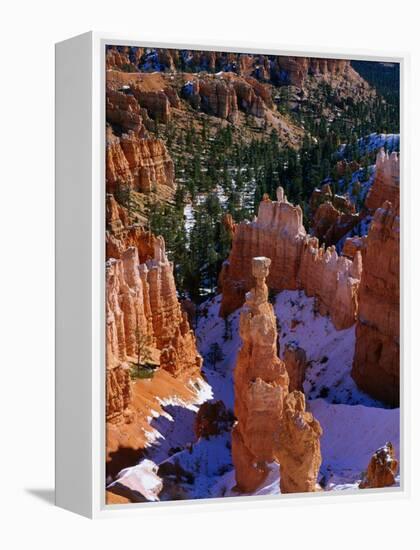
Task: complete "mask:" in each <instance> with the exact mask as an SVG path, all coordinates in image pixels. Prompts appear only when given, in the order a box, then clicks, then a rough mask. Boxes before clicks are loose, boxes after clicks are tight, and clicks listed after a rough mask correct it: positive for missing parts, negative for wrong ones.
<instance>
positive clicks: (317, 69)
mask: <svg viewBox="0 0 420 550" xmlns="http://www.w3.org/2000/svg"><path fill="white" fill-rule="evenodd" d="M349 68H350V61H347V60H345V59H325V58H316V57H290V56H279V57H274V59H273V62H272V63H271V67H270V71H271V77H272V79H275V80H276V81H277V82H280V83H287V84H291V85H293V86H297V87H298V88H301V87H302V86H303V83H304V80H305V78H306V77H307V76H308V75H327V74H328V75H331V76H338V75H342V74H344V73H345V72H346V71H348V70H349Z"/></svg>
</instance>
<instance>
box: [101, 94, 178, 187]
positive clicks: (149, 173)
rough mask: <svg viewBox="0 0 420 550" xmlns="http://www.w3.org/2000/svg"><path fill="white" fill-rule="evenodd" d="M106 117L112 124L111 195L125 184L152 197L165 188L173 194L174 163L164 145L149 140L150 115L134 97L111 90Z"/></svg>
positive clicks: (109, 136) (108, 169)
mask: <svg viewBox="0 0 420 550" xmlns="http://www.w3.org/2000/svg"><path fill="white" fill-rule="evenodd" d="M146 95H147V94H146ZM165 98H166V96H165ZM165 101H166V102H167V99H165ZM165 105H166V103H165ZM149 107H150V106H149ZM106 113H107V122H108V124H109V126H108V129H107V144H106V185H107V191H108V192H110V193H115V192H116V191H118V188H119V186H121V185H122V184H124V185H128V186H130V187H131V188H133V189H134V190H135V191H138V192H141V193H150V192H151V191H152V190H157V189H158V188H159V187H161V186H164V187H166V188H169V189H171V190H173V189H174V188H175V183H174V179H175V172H174V165H173V161H172V159H171V157H170V156H169V153H168V151H167V149H166V146H165V144H164V142H163V141H162V140H160V139H156V138H150V137H149V136H148V132H147V129H146V126H145V125H144V117H145V116H147V113H146V112H145V110H144V109H143V108H142V107H140V105H139V102H138V100H137V99H136V98H135V97H134V96H133V95H130V94H125V93H124V92H121V91H118V90H114V89H112V88H107V110H106ZM158 113H159V115H158V114H156V116H161V117H162V118H165V115H164V113H165V110H164V109H163V110H158ZM117 134H118V135H117Z"/></svg>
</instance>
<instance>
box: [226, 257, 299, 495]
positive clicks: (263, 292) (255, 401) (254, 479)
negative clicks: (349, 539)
mask: <svg viewBox="0 0 420 550" xmlns="http://www.w3.org/2000/svg"><path fill="white" fill-rule="evenodd" d="M269 266H270V260H269V259H268V258H263V257H259V258H253V260H252V275H253V277H254V278H255V287H254V288H253V289H252V290H251V291H250V292H249V293H248V294H247V299H246V303H245V306H244V307H243V309H242V311H241V316H240V324H239V332H240V336H241V339H242V347H241V349H240V350H239V353H238V357H237V362H236V368H235V372H234V388H235V417H236V418H237V424H236V425H235V427H234V429H233V432H232V457H233V463H234V465H235V476H236V484H237V487H238V489H239V490H240V491H243V492H251V491H254V490H255V489H256V488H257V487H258V485H259V484H260V483H262V481H264V479H265V478H266V476H267V474H268V468H267V464H268V463H270V462H272V461H273V459H274V456H275V441H276V438H275V435H276V433H277V432H278V430H279V426H280V422H281V417H282V414H283V400H284V397H285V395H286V394H287V391H288V384H289V378H288V375H287V371H286V368H285V365H284V363H283V361H281V360H280V359H279V358H278V356H277V348H276V340H277V330H276V319H275V315H274V311H273V307H272V305H271V304H270V303H269V302H268V289H267V285H266V284H265V279H266V277H267V275H268V270H269Z"/></svg>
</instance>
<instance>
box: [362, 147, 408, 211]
mask: <svg viewBox="0 0 420 550" xmlns="http://www.w3.org/2000/svg"><path fill="white" fill-rule="evenodd" d="M385 201H389V202H390V203H391V204H393V205H394V207H399V204H400V159H399V156H398V154H397V153H396V152H393V153H391V155H389V154H388V153H385V151H384V150H383V149H381V150H380V151H379V153H378V155H377V157H376V173H375V180H374V182H373V185H372V187H371V188H370V190H369V193H368V195H367V197H366V201H365V206H366V208H368V209H369V210H371V211H375V210H376V209H377V208H380V207H381V206H382V205H383V203H384V202H385Z"/></svg>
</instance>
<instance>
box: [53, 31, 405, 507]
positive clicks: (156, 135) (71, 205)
mask: <svg viewBox="0 0 420 550" xmlns="http://www.w3.org/2000/svg"><path fill="white" fill-rule="evenodd" d="M404 61H405V60H404V57H401V56H399V57H389V56H380V55H374V56H372V55H360V54H357V55H355V54H351V53H345V54H343V53H338V52H312V53H311V52H305V51H292V50H290V49H287V48H283V49H281V48H273V49H271V48H257V47H250V46H247V45H246V44H241V45H237V46H229V47H227V46H223V45H222V46H220V45H219V46H216V45H200V46H199V45H183V44H179V45H175V44H172V45H169V44H162V43H150V42H145V41H143V42H142V41H141V40H139V41H135V40H123V39H119V38H115V37H114V38H111V37H106V36H103V35H98V34H95V33H87V34H85V35H81V36H79V37H76V38H74V39H70V40H68V41H65V42H62V43H59V44H57V47H56V184H57V185H56V243H57V247H56V258H57V259H56V270H57V287H56V288H57V293H56V301H57V329H56V332H57V338H56V348H57V357H56V359H57V367H56V396H57V398H56V426H57V430H56V469H57V470H56V471H57V473H56V491H57V493H56V494H57V504H58V505H60V506H63V507H65V508H68V509H70V510H73V511H76V512H79V513H81V514H84V515H87V516H90V517H96V516H103V515H112V514H115V513H118V510H120V511H121V510H123V511H124V512H130V513H131V512H132V511H138V509H139V508H141V510H145V509H150V508H151V507H153V508H154V509H156V507H161V506H165V505H175V504H178V505H180V504H186V503H190V504H191V503H194V502H195V503H206V504H209V505H210V504H211V503H212V502H217V503H218V504H219V505H220V504H226V505H227V504H229V505H230V506H234V505H237V504H239V503H241V502H245V503H246V502H248V503H249V501H252V502H253V503H254V504H255V503H257V502H258V503H259V502H261V503H264V504H268V503H277V504H278V503H279V502H282V501H285V500H286V501H287V498H290V497H297V496H298V497H299V498H303V497H308V496H314V497H322V498H327V499H331V500H333V499H337V498H344V497H345V496H346V495H348V498H359V499H360V500H363V499H369V498H377V496H378V494H379V495H383V493H384V492H386V493H387V495H388V497H391V496H401V495H404V494H405V493H406V491H407V475H408V474H407V468H406V460H405V449H406V446H405V437H403V436H405V433H404V426H405V422H403V420H404V419H405V417H406V398H405V391H404V384H403V381H405V380H406V378H405V374H406V364H405V361H404V360H403V354H402V349H403V347H402V337H403V336H404V334H403V332H402V330H401V327H402V323H403V319H404V315H403V314H401V313H404V310H403V309H402V304H403V298H402V297H403V293H402V290H403V285H402V281H403V279H404V276H405V274H404V271H403V270H402V269H401V266H402V261H400V260H401V249H402V240H403V239H404V231H403V228H404V214H405V209H404V201H403V199H404V193H402V191H403V190H404V185H403V186H401V185H400V183H401V181H403V178H402V175H403V172H402V168H403V162H404V148H403V146H404V140H403V134H402V131H401V129H402V120H403V116H402V115H403V112H402V106H403V101H402V97H403V91H404V86H403V81H404V74H405V73H404V70H405V65H404ZM404 183H405V181H404ZM400 212H401V216H400ZM400 220H401V221H402V223H400ZM314 500H315V501H316V499H314Z"/></svg>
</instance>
